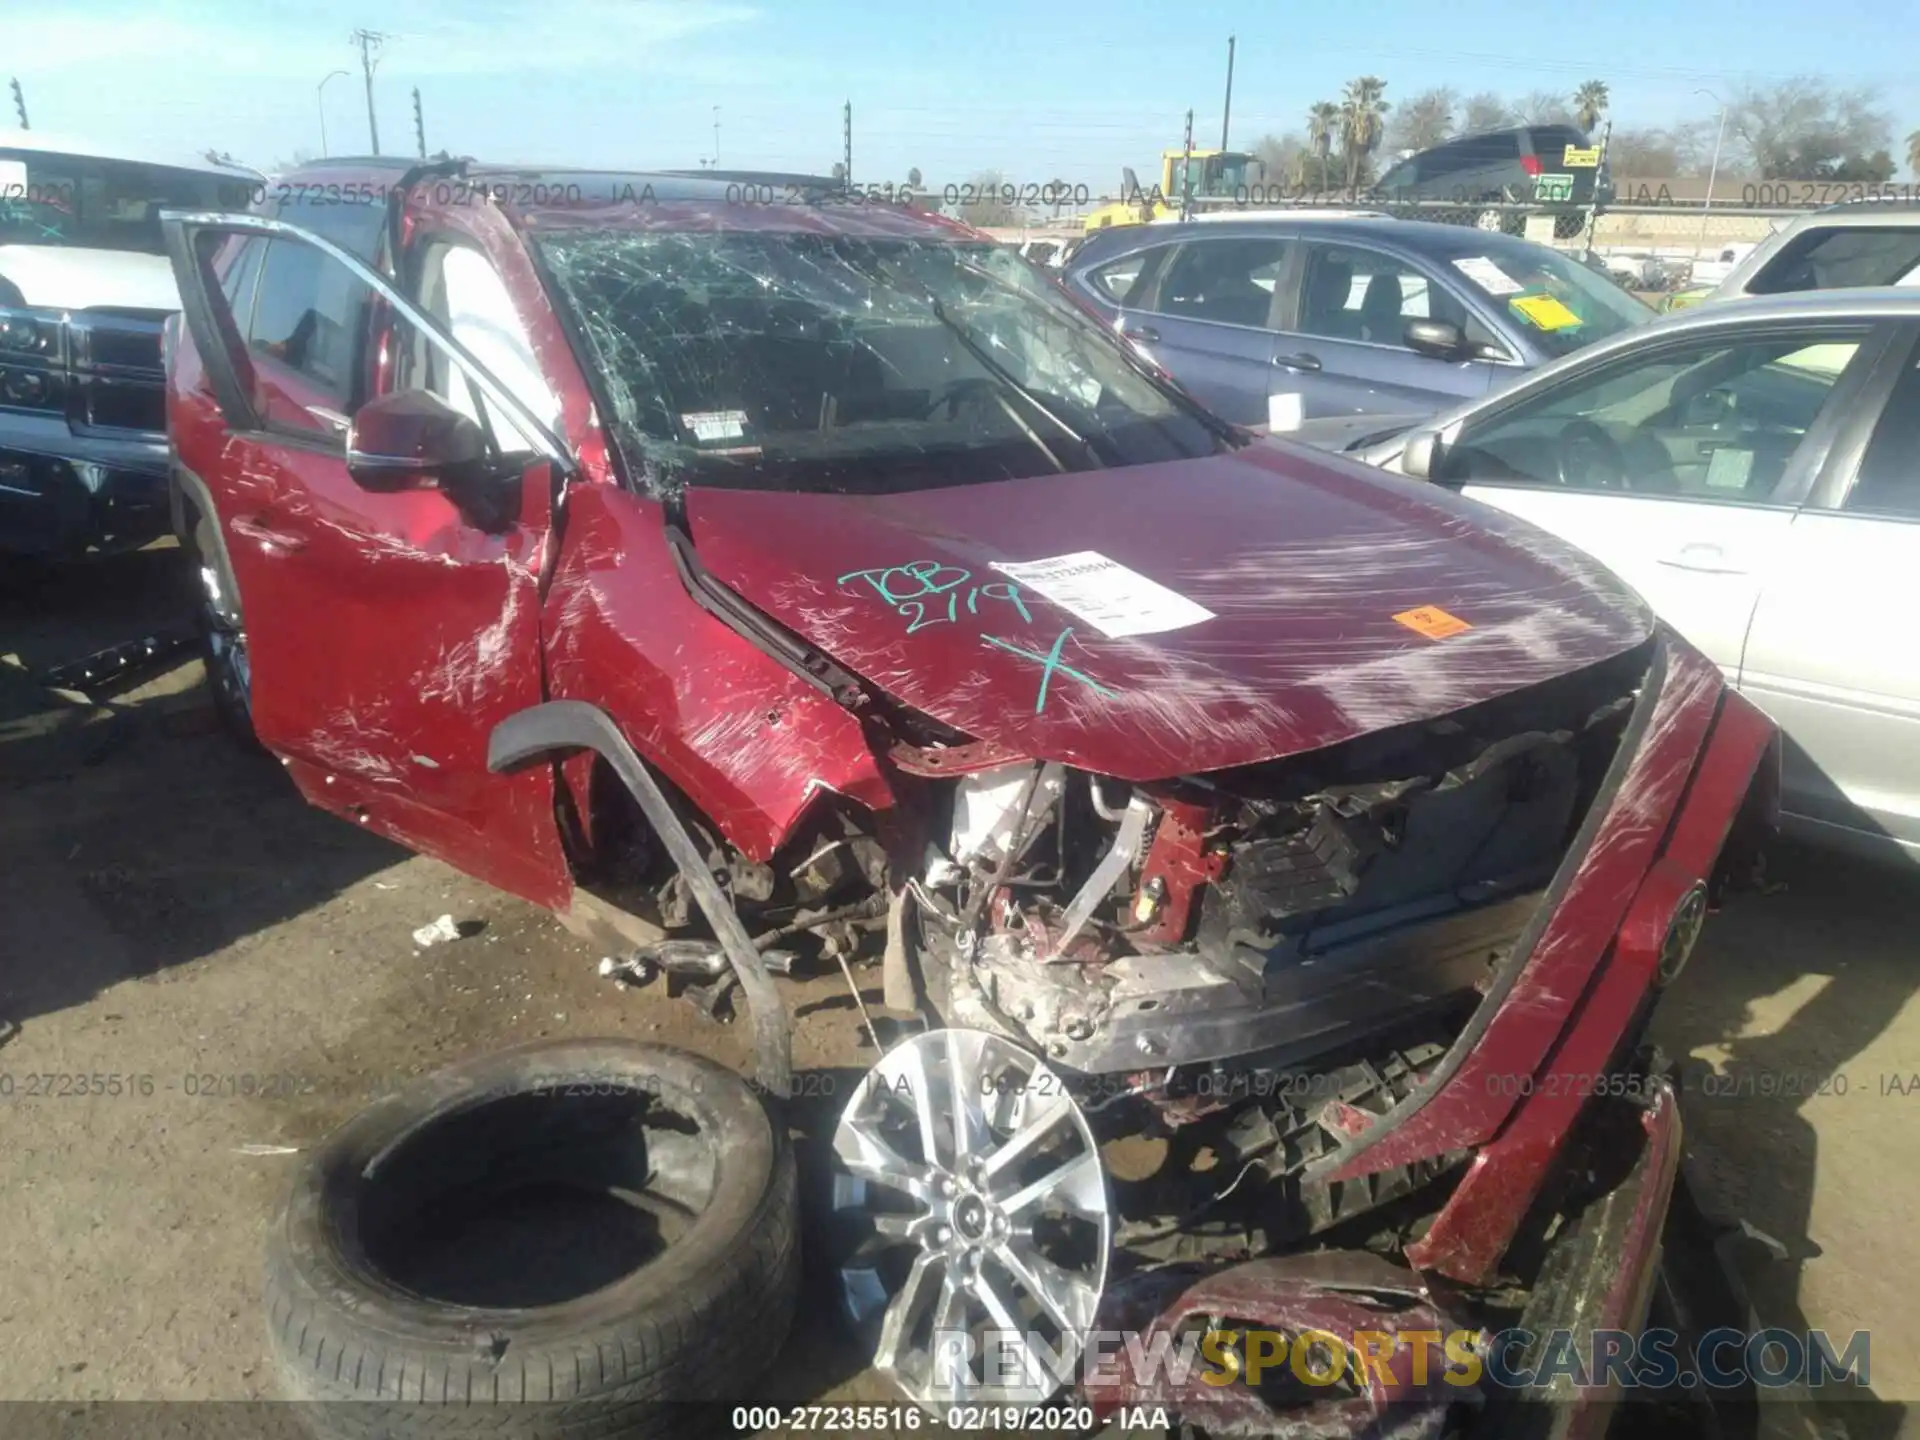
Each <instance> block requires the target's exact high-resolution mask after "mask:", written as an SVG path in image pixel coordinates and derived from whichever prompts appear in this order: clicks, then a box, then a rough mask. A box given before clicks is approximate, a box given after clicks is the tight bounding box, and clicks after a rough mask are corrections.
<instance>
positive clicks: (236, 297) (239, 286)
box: [220, 236, 267, 335]
mask: <svg viewBox="0 0 1920 1440" xmlns="http://www.w3.org/2000/svg"><path fill="white" fill-rule="evenodd" d="M266 254H267V242H266V241H265V240H262V239H260V238H259V237H257V236H255V237H253V238H251V239H241V238H240V237H238V236H236V237H235V243H234V245H233V247H232V249H231V251H230V253H229V254H228V255H227V256H226V266H225V268H224V270H223V272H222V274H221V279H220V290H221V293H222V294H224V295H225V296H226V297H227V309H228V311H229V312H230V313H231V314H232V316H233V324H234V328H235V329H236V330H237V331H238V332H239V333H240V334H242V335H245V334H246V333H247V327H248V326H249V325H251V324H252V323H253V297H254V294H255V291H256V289H257V287H258V286H259V283H260V263H261V261H262V260H264V259H265V258H266Z"/></svg>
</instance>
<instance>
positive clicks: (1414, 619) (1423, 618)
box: [1393, 605, 1473, 640]
mask: <svg viewBox="0 0 1920 1440" xmlns="http://www.w3.org/2000/svg"><path fill="white" fill-rule="evenodd" d="M1393 618H1394V619H1396V620H1398V621H1399V622H1400V623H1401V624H1402V625H1404V626H1406V627H1407V629H1409V630H1412V631H1416V632H1417V633H1419V634H1421V635H1424V636H1426V637H1427V638H1428V639H1429V640H1444V639H1446V638H1447V637H1448V636H1449V635H1458V634H1459V633H1460V632H1461V631H1462V630H1471V629H1472V628H1473V626H1471V625H1469V624H1468V623H1467V622H1466V621H1464V620H1462V619H1461V618H1460V617H1459V616H1458V615H1449V614H1448V613H1447V612H1446V611H1444V610H1442V609H1441V608H1440V607H1439V606H1438V605H1416V606H1415V607H1414V608H1413V609H1411V610H1402V611H1401V612H1400V613H1399V614H1398V615H1396V616H1394V617H1393Z"/></svg>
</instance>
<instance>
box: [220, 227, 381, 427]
mask: <svg viewBox="0 0 1920 1440" xmlns="http://www.w3.org/2000/svg"><path fill="white" fill-rule="evenodd" d="M370 298H371V292H370V291H369V290H368V288H367V286H366V285H365V284H364V283H363V282H362V281H361V280H360V279H359V278H358V277H356V276H355V275H354V274H353V273H352V272H351V271H350V270H348V269H347V268H346V266H344V265H342V264H341V263H340V262H339V261H337V260H335V259H333V258H332V257H331V256H328V255H323V254H322V253H321V252H320V251H318V250H316V249H314V248H313V247H312V246H311V245H307V244H303V243H302V242H300V241H298V240H279V239H276V240H271V241H269V242H268V244H267V251H266V256H265V259H264V261H263V262H262V266H261V271H260V280H259V285H258V293H257V295H256V297H255V300H254V306H253V319H252V322H251V324H249V325H248V327H247V331H246V337H247V348H248V349H249V350H250V351H252V352H253V354H254V355H255V356H256V357H258V358H261V359H264V360H266V361H267V362H269V364H270V366H271V367H274V368H278V369H282V370H285V371H291V372H292V373H293V374H295V375H297V376H299V377H300V379H301V380H302V381H304V382H306V383H305V384H304V385H300V386H297V387H295V391H296V393H297V394H298V395H299V398H300V399H301V401H302V402H303V403H305V402H308V401H314V402H322V403H324V404H325V405H328V406H331V407H332V408H333V409H335V410H337V411H338V412H339V413H340V414H342V415H347V416H351V415H352V414H353V412H354V411H355V410H356V409H357V408H358V407H359V403H360V401H361V400H362V399H363V398H364V386H363V385H362V384H361V377H360V374H359V369H360V357H361V355H362V353H363V352H362V348H361V347H362V342H363V341H364V339H365V335H366V322H367V307H368V301H369V299H370ZM255 368H256V369H257V368H258V367H255ZM266 383H271V379H270V377H269V378H268V379H267V382H266ZM301 392H310V393H301ZM255 408H256V410H270V409H274V408H277V407H270V406H261V405H256V406H255ZM324 428H329V429H332V428H337V427H335V426H332V425H331V424H326V425H325V427H324Z"/></svg>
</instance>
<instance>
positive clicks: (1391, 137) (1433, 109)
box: [1386, 85, 1460, 151]
mask: <svg viewBox="0 0 1920 1440" xmlns="http://www.w3.org/2000/svg"><path fill="white" fill-rule="evenodd" d="M1459 107H1460V92H1459V91H1457V90H1455V89H1453V88H1452V87H1451V86H1448V85H1436V86H1434V87H1433V88H1432V89H1431V90H1422V91H1421V92H1420V93H1419V94H1418V95H1416V96H1414V97H1413V98H1412V99H1411V100H1403V101H1402V102H1401V103H1400V104H1399V105H1398V106H1396V107H1395V109H1394V112H1393V118H1392V119H1391V120H1389V121H1388V122H1387V141H1386V148H1387V149H1388V150H1390V151H1402V150H1431V149H1432V148H1433V147H1434V146H1435V145H1438V144H1439V143H1440V142H1441V141H1442V140H1445V139H1446V138H1447V137H1448V136H1449V135H1451V134H1453V117H1454V113H1455V112H1456V111H1457V110H1458V109H1459Z"/></svg>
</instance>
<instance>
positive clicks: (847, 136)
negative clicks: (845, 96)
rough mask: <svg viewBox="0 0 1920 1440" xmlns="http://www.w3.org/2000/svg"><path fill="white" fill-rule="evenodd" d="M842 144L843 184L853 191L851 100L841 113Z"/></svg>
mask: <svg viewBox="0 0 1920 1440" xmlns="http://www.w3.org/2000/svg"><path fill="white" fill-rule="evenodd" d="M840 143H841V148H842V150H843V152H844V153H843V154H842V156H841V169H842V171H843V172H844V173H843V174H842V176H841V183H843V184H844V185H845V186H846V187H847V188H848V189H849V190H851V189H852V188H853V101H851V100H849V101H847V103H846V105H845V107H843V108H842V110H841V112H840Z"/></svg>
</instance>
